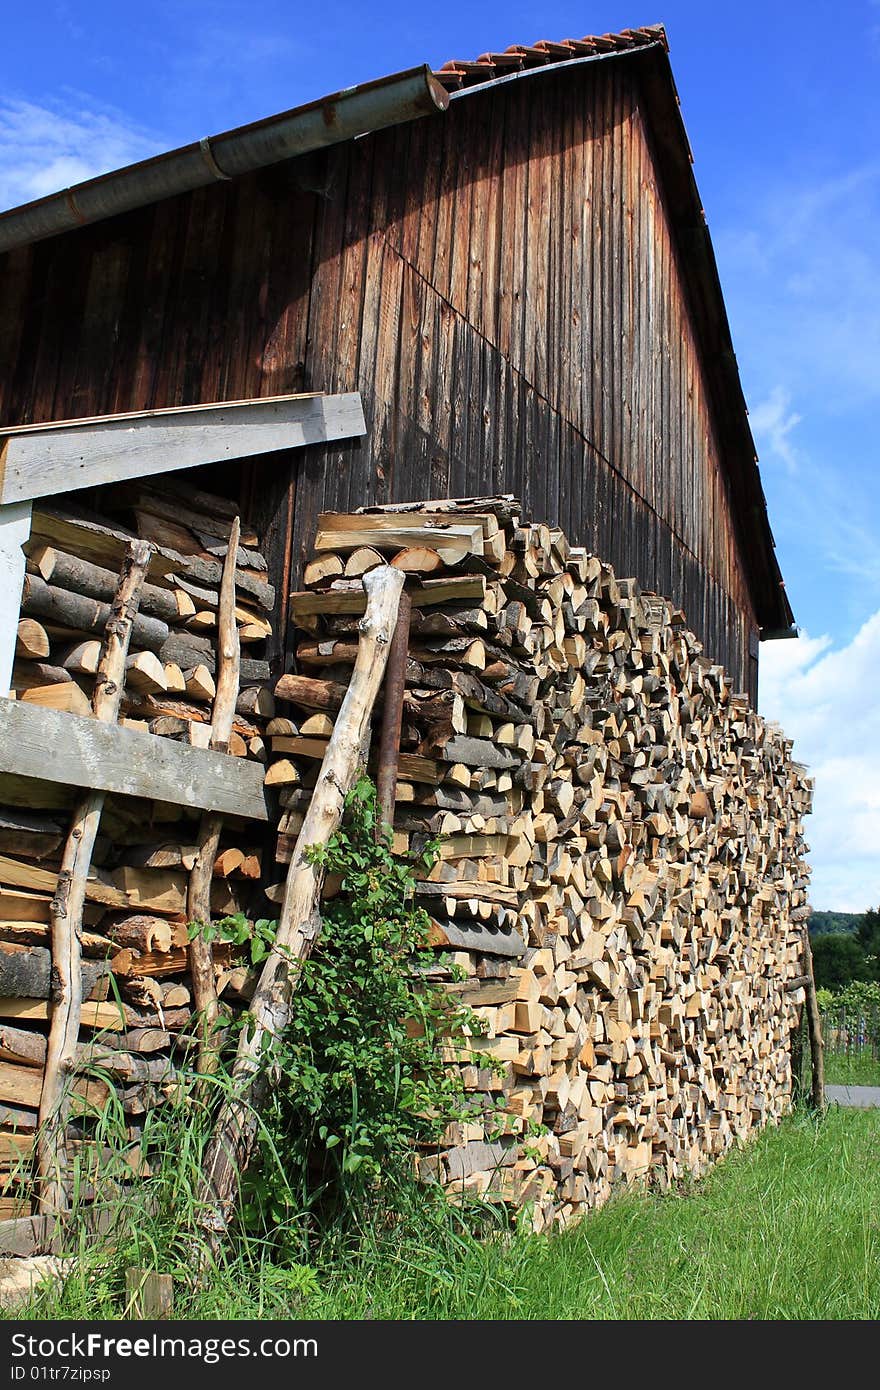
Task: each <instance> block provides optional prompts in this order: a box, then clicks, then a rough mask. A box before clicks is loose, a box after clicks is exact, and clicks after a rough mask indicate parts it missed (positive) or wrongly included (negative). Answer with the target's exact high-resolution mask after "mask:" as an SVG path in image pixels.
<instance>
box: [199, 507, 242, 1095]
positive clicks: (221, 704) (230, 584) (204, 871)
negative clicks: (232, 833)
mask: <svg viewBox="0 0 880 1390" xmlns="http://www.w3.org/2000/svg"><path fill="white" fill-rule="evenodd" d="M240 533H241V523H240V521H239V518H238V517H235V518H234V520H233V522H232V527H231V530H230V532H229V548H228V550H227V552H226V559H225V561H224V564H223V578H222V580H221V584H220V603H219V608H218V618H217V654H218V660H217V691H216V694H215V696H214V705H213V710H212V714H211V742H210V747H211V748H212V749H213V750H214V752H217V753H225V752H227V750H228V748H229V739H230V735H231V734H232V724H233V720H234V717H235V704H236V701H237V699H238V673H239V667H240V659H241V648H240V646H239V640H238V626H237V624H236V621H235V557H236V554H237V551H238V540H239V535H240ZM222 829H223V817H222V815H221V814H220V813H219V812H218V811H209V812H207V814H205V815H204V816H202V820H201V824H200V826H199V836H198V847H199V852H198V856H197V858H196V862H195V864H194V865H193V867H192V870H191V872H190V876H189V886H188V890H187V900H186V909H187V916H188V917H189V920H190V922H204V923H205V925H207V924H208V923H209V922H210V919H211V877H212V875H213V872H214V860H215V859H216V858H217V850H218V847H219V845H220V833H221V831H222ZM189 968H190V974H191V975H192V982H193V1003H194V1004H195V1008H196V1012H197V1013H198V1015H199V1055H198V1063H197V1065H198V1070H199V1071H200V1072H203V1073H210V1072H212V1071H213V1070H214V1069H215V1066H216V1060H217V1058H216V1053H215V1052H214V1051H213V1050H212V1048H211V1045H210V1044H211V1034H212V1032H213V1030H214V1027H215V1025H216V1022H217V1016H218V1013H219V1005H218V1000H217V983H216V980H215V979H214V952H213V949H212V947H211V943H210V941H208V940H206V939H205V938H204V937H203V936H196V937H194V938H193V940H192V941H191V942H190V946H189Z"/></svg>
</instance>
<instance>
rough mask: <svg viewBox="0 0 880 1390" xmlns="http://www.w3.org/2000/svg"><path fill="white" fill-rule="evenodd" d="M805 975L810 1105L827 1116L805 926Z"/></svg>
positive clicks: (822, 1053)
mask: <svg viewBox="0 0 880 1390" xmlns="http://www.w3.org/2000/svg"><path fill="white" fill-rule="evenodd" d="M804 973H805V975H806V976H807V984H806V993H807V1027H808V1031H809V1034H810V1061H811V1063H812V1074H813V1082H812V1089H811V1096H810V1103H811V1105H812V1107H813V1109H814V1110H817V1111H818V1112H819V1114H820V1115H824V1114H825V1109H826V1104H825V1043H824V1041H823V1039H822V1018H821V1015H820V1013H819V1001H818V999H817V998H816V975H815V972H814V970H813V950H812V947H811V946H810V928H809V925H808V924H807V923H805V924H804Z"/></svg>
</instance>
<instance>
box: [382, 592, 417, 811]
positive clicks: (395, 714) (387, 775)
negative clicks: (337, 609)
mask: <svg viewBox="0 0 880 1390" xmlns="http://www.w3.org/2000/svg"><path fill="white" fill-rule="evenodd" d="M411 614H412V599H411V598H410V596H409V594H408V593H407V592H406V590H405V589H404V591H403V592H402V593H401V595H400V604H399V606H398V609H397V623H396V625H395V628H394V636H393V637H392V639H391V647H390V649H389V652H388V666H387V668H386V671H385V705H384V708H383V710H382V729H381V732H380V735H379V761H378V766H377V770H376V791H377V793H378V800H379V824H378V825H377V827H376V833H377V835H379V834H381V833H382V830H383V829H384V828H385V827H387V828H389V829H393V827H394V801H395V795H396V792H397V769H398V766H399V763H400V725H401V721H402V719H403V697H404V692H405V690H406V658H407V654H408V652H409V624H410V616H411Z"/></svg>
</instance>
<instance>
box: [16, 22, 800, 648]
mask: <svg viewBox="0 0 880 1390" xmlns="http://www.w3.org/2000/svg"><path fill="white" fill-rule="evenodd" d="M668 48H669V46H668V42H667V38H666V31H665V29H664V28H663V26H662V25H650V26H647V27H643V28H638V29H624V30H622V31H621V32H620V33H614V34H602V35H588V36H586V37H584V38H581V39H563V40H561V41H559V42H550V41H549V40H545V39H541V40H538V41H537V42H536V43H533V44H528V45H521V44H514V45H512V46H511V47H509V48H507V49H505V50H504V51H503V52H498V53H484V54H482V55H480V56H479V57H478V58H475V59H473V60H459V59H452V60H450V61H449V62H447V63H444V64H443V66H442V67H441V68H439V69H436V70H435V71H433V72H432V71H431V70H430V68H428V67H426V66H423V67H420V68H413V69H411V70H409V71H407V72H404V73H399V74H394V75H392V76H389V77H386V78H382V79H380V80H379V81H377V82H371V83H365V84H363V85H361V86H358V87H351V88H347V89H346V90H345V91H342V92H337V93H334V94H332V95H331V96H328V97H324V98H322V99H321V100H320V101H316V102H309V103H308V104H306V105H305V106H301V107H295V108H293V109H292V110H290V111H287V112H283V113H281V114H280V115H277V116H270V117H267V118H265V119H264V120H261V121H255V122H253V123H252V124H250V125H248V126H242V127H238V128H236V129H234V130H231V131H226V132H223V133H222V134H220V135H216V136H211V137H210V138H207V139H203V140H200V141H197V142H194V143H193V144H191V145H187V146H183V147H181V148H180V149H178V150H172V151H169V152H168V153H165V154H161V155H156V156H153V158H151V159H147V160H143V161H141V162H140V163H138V164H134V165H129V166H127V167H126V168H123V169H119V170H115V171H113V172H111V173H108V174H103V175H100V176H99V177H98V178H95V179H90V180H87V181H86V182H84V183H81V184H77V185H76V186H74V187H73V188H69V189H65V190H63V191H62V192H59V193H54V194H49V195H48V196H47V197H45V198H40V199H37V200H35V201H34V202H31V203H27V204H24V205H22V206H21V207H19V208H12V209H10V210H9V211H7V212H4V213H0V253H2V252H3V251H4V250H8V249H11V248H13V247H15V246H20V245H26V244H28V243H30V242H32V241H36V240H39V239H42V238H44V237H46V236H51V235H53V234H56V233H58V232H62V231H69V230H73V229H75V228H77V227H79V226H81V225H83V224H85V223H89V222H93V221H96V220H100V219H101V218H105V217H112V216H115V215H117V214H119V213H121V212H124V211H127V210H129V209H131V208H135V207H143V206H147V205H149V204H150V203H153V202H157V201H158V200H159V199H161V198H165V197H169V196H172V195H174V194H177V193H182V192H186V191H189V190H191V189H193V188H198V187H202V186H205V185H207V184H209V183H212V182H214V181H215V180H217V179H222V180H226V179H229V178H235V177H239V176H240V175H242V174H244V173H247V172H251V171H252V170H255V169H258V168H263V167H266V166H268V165H270V164H273V163H277V162H279V161H281V160H283V159H289V158H292V157H294V156H295V155H298V154H302V153H306V152H307V151H310V150H314V149H318V148H320V147H322V146H324V145H328V144H332V143H335V142H338V141H341V140H347V139H352V138H353V137H355V136H357V135H363V134H368V133H371V132H372V131H374V130H378V129H381V128H383V127H387V126H390V125H395V124H399V123H401V122H403V121H407V120H412V119H414V118H416V117H418V116H421V115H426V114H430V113H432V112H438V111H442V110H444V109H445V108H446V106H447V105H448V104H449V102H450V101H457V100H460V99H462V98H468V99H469V98H471V97H473V96H476V95H478V94H479V93H480V92H483V91H487V90H495V89H497V88H498V87H499V86H501V85H503V84H505V83H509V82H512V81H522V80H524V79H529V78H531V79H533V78H536V77H538V76H540V75H541V74H549V73H556V74H558V73H560V72H561V71H564V70H566V69H570V70H574V69H576V68H577V67H579V66H581V65H586V64H591V65H592V64H595V63H597V62H603V61H607V60H613V61H616V62H617V61H625V62H627V63H628V64H629V65H630V66H631V67H632V68H633V70H634V71H637V75H638V79H639V81H640V84H641V90H642V92H643V95H644V101H645V107H646V112H647V116H648V120H649V123H650V126H651V130H652V134H653V137H654V147H655V153H656V158H657V162H658V166H659V168H658V172H659V175H660V182H661V185H662V188H663V191H664V195H665V199H666V204H667V208H668V210H669V216H670V222H671V227H672V232H673V236H674V239H675V243H676V246H677V249H678V259H679V266H680V269H681V273H682V276H683V279H684V282H685V287H686V292H687V297H688V302H689V306H690V310H691V314H692V316H693V320H694V325H695V329H696V333H697V338H698V341H699V345H700V353H701V357H702V361H703V365H704V369H705V372H706V377H707V382H708V386H709V391H710V396H711V399H712V403H713V408H714V416H715V421H716V426H717V430H718V436H719V446H720V449H721V453H722V458H723V462H724V465H725V467H726V470H727V476H728V479H729V484H730V490H731V494H732V500H733V511H734V515H735V517H736V524H737V527H738V530H739V534H740V539H741V544H742V550H743V556H744V561H745V564H746V568H747V571H748V574H749V580H750V587H751V591H752V597H753V602H754V605H755V610H756V614H757V618H758V622H759V625H760V627H761V632H762V636H763V637H765V638H766V637H771V636H776V637H779V636H789V635H795V634H794V632H793V623H794V616H793V613H792V610H791V606H790V604H789V601H788V597H787V595H786V593H785V587H784V583H783V579H782V575H781V572H780V569H779V563H778V561H777V558H776V551H775V544H774V541H773V535H772V532H771V530H770V523H769V520H768V516H767V505H766V500H765V498H764V492H763V488H762V486H761V479H760V474H759V472H758V465H757V455H756V452H755V445H754V440H753V438H752V434H751V429H750V427H749V422H748V410H747V407H746V402H745V398H744V396H743V391H742V385H741V382H740V378H739V370H738V367H737V363H736V357H735V354H734V350H733V342H732V339H731V333H730V325H729V322H728V318H727V310H726V308H725V305H724V298H723V295H722V292H721V283H720V279H719V276H718V267H717V263H716V260H715V253H714V251H713V248H712V242H711V239H710V236H709V230H708V227H707V225H706V218H705V214H704V212H703V207H702V202H701V200H700V195H699V191H698V189H697V185H696V180H695V179H694V174H693V168H692V164H693V159H692V155H691V151H690V146H689V144H688V139H687V133H686V131H685V127H684V122H683V120H682V116H681V111H680V108H679V102H678V94H677V92H676V88H675V82H674V79H673V76H672V69H671V67H670V64H669V58H668Z"/></svg>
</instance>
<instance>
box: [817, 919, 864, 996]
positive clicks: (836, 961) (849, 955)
mask: <svg viewBox="0 0 880 1390" xmlns="http://www.w3.org/2000/svg"><path fill="white" fill-rule="evenodd" d="M810 944H811V946H812V949H813V968H814V970H815V973H816V984H817V986H819V987H820V988H823V989H830V990H840V989H845V988H846V986H847V985H848V984H851V983H852V981H853V980H870V979H871V978H872V974H871V970H870V968H869V964H868V961H867V960H866V959H865V953H864V951H863V949H862V946H861V942H860V941H859V940H858V938H857V937H856V936H853V935H850V934H848V933H843V932H829V933H827V934H826V935H824V936H816V937H813V938H812V939H811V942H810Z"/></svg>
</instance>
